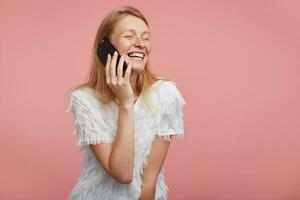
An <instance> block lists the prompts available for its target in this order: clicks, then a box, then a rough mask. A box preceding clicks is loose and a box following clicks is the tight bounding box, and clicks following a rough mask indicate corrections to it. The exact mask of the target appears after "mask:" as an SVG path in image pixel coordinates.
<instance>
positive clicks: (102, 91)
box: [71, 6, 168, 110]
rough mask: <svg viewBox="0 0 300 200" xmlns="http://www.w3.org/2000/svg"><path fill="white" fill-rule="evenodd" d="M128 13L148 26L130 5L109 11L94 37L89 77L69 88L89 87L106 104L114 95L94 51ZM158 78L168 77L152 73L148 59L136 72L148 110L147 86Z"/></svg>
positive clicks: (139, 13) (137, 11)
mask: <svg viewBox="0 0 300 200" xmlns="http://www.w3.org/2000/svg"><path fill="white" fill-rule="evenodd" d="M128 15H132V16H135V17H138V18H140V19H142V20H143V21H144V22H145V24H146V25H147V26H148V28H149V24H148V21H147V20H146V18H145V17H144V15H143V14H142V13H141V12H140V11H139V10H138V9H137V8H134V7H132V6H125V7H123V8H122V9H119V10H113V11H112V12H110V13H109V14H108V15H107V16H106V17H105V18H104V19H103V20H102V22H101V24H100V26H99V28H98V31H97V34H96V38H95V41H94V45H93V48H92V53H91V66H90V71H89V79H88V81H87V82H85V83H83V84H80V85H79V86H76V87H74V88H73V89H71V90H76V89H81V88H90V89H92V90H93V91H94V94H95V96H96V98H97V99H98V100H99V101H100V102H101V103H102V104H104V105H107V104H108V103H109V102H110V101H111V100H113V99H114V97H115V95H114V93H113V92H112V91H111V89H110V88H109V86H108V85H107V84H106V81H105V67H104V65H103V64H102V62H101V61H100V60H99V58H98V56H97V54H96V51H97V47H98V44H99V42H100V41H101V40H102V39H103V38H110V36H111V33H112V31H113V29H114V27H115V26H116V24H117V22H118V21H119V20H121V19H123V18H124V17H126V16H128ZM158 80H168V79H167V78H165V77H162V76H158V75H155V74H154V73H152V72H151V70H150V66H149V60H148V62H147V63H146V65H145V69H144V70H143V72H141V73H140V74H138V77H137V83H136V84H137V90H138V94H140V95H141V96H142V98H143V99H144V100H145V103H146V105H147V106H148V108H149V109H150V110H152V108H151V106H149V103H150V102H149V88H150V87H151V85H153V84H154V83H155V82H156V81H158Z"/></svg>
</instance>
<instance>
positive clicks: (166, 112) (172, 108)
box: [156, 81, 186, 141]
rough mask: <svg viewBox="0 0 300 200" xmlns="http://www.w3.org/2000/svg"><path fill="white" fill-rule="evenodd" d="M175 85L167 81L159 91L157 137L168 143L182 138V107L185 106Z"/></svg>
mask: <svg viewBox="0 0 300 200" xmlns="http://www.w3.org/2000/svg"><path fill="white" fill-rule="evenodd" d="M175 84H176V83H174V82H171V81H168V82H167V83H165V84H164V85H162V88H161V90H160V95H159V96H160V102H161V104H160V114H159V119H158V131H157V133H156V135H157V136H159V137H161V138H163V139H164V140H167V141H170V140H171V138H173V136H175V137H176V139H183V138H184V120H183V116H184V114H183V106H184V105H185V104H186V103H185V100H184V99H183V97H182V95H181V93H180V91H179V90H178V88H177V87H176V85H175Z"/></svg>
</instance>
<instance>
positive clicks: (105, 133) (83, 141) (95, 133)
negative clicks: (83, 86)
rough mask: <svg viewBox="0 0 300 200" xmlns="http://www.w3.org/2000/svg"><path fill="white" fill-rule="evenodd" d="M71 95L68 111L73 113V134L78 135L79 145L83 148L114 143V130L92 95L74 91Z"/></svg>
mask: <svg viewBox="0 0 300 200" xmlns="http://www.w3.org/2000/svg"><path fill="white" fill-rule="evenodd" d="M69 97H70V104H69V107H68V108H67V110H66V112H70V111H71V112H72V114H73V125H74V132H73V135H76V136H77V141H78V143H77V147H79V148H80V149H83V148H84V147H85V146H87V145H89V144H99V143H113V142H114V137H113V134H112V130H111V129H110V127H109V126H108V125H107V123H106V122H105V119H104V116H103V115H102V114H101V112H100V111H99V106H96V105H95V104H94V102H93V100H92V99H91V97H90V95H88V94H86V92H82V91H80V92H78V91H75V92H74V91H73V92H72V93H71V94H70V96H69Z"/></svg>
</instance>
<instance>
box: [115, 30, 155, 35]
mask: <svg viewBox="0 0 300 200" xmlns="http://www.w3.org/2000/svg"><path fill="white" fill-rule="evenodd" d="M127 31H130V32H136V31H135V30H134V29H128V30H126V31H123V32H121V34H122V33H125V32H127ZM145 33H148V34H150V35H151V33H150V32H149V31H143V33H142V34H145Z"/></svg>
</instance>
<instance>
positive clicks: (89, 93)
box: [69, 88, 100, 108]
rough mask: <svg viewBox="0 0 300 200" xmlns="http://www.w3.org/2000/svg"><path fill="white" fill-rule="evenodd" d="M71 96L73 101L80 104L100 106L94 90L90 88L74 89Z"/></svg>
mask: <svg viewBox="0 0 300 200" xmlns="http://www.w3.org/2000/svg"><path fill="white" fill-rule="evenodd" d="M69 96H70V99H71V101H72V102H76V103H79V104H80V105H85V106H87V107H90V108H92V107H99V106H100V103H99V101H98V100H97V98H96V96H95V93H94V91H93V90H92V89H90V88H80V89H76V90H72V91H71V92H70V93H69Z"/></svg>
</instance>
